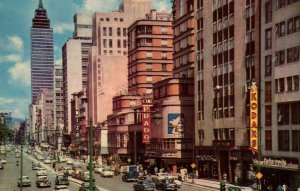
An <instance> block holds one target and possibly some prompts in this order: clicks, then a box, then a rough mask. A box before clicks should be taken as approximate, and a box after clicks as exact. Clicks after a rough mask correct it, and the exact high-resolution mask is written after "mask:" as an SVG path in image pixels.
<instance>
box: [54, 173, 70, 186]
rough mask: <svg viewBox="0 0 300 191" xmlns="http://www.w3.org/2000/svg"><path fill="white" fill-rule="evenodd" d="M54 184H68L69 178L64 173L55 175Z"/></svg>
mask: <svg viewBox="0 0 300 191" xmlns="http://www.w3.org/2000/svg"><path fill="white" fill-rule="evenodd" d="M55 184H56V185H69V184H70V183H69V179H68V177H67V176H66V175H57V176H56V178H55Z"/></svg>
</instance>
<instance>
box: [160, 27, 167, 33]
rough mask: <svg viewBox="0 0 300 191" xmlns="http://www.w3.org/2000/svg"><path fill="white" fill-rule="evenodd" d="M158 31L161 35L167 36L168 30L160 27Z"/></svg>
mask: <svg viewBox="0 0 300 191" xmlns="http://www.w3.org/2000/svg"><path fill="white" fill-rule="evenodd" d="M160 30H161V33H162V34H167V33H168V28H167V27H161V28H160Z"/></svg>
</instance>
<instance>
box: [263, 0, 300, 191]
mask: <svg viewBox="0 0 300 191" xmlns="http://www.w3.org/2000/svg"><path fill="white" fill-rule="evenodd" d="M261 3H262V4H261V20H260V22H261V26H262V28H261V52H262V53H261V72H260V75H261V83H260V90H261V91H260V92H261V94H260V103H261V110H260V111H261V113H260V117H261V127H262V128H261V133H260V134H261V144H260V145H261V153H262V157H261V159H260V160H261V161H259V163H258V166H259V164H261V166H262V167H263V168H261V171H262V173H263V174H264V177H265V178H266V179H269V182H270V183H271V184H272V185H273V187H274V186H276V185H277V184H280V183H281V184H282V183H283V182H285V183H286V184H287V185H288V187H289V188H291V189H292V190H293V189H296V188H298V185H299V182H300V178H299V177H300V172H299V170H297V169H298V168H299V160H300V120H299V115H300V114H299V112H300V91H299V76H300V70H299V68H300V59H299V54H300V38H299V37H300V12H299V7H300V1H267V0H263V1H261ZM267 159H268V160H270V161H274V160H284V161H285V163H286V164H285V165H284V166H283V167H282V168H281V170H280V171H279V170H277V169H276V166H275V167H274V166H273V167H272V165H270V163H269V164H266V163H263V161H264V160H267ZM272 174H275V176H272Z"/></svg>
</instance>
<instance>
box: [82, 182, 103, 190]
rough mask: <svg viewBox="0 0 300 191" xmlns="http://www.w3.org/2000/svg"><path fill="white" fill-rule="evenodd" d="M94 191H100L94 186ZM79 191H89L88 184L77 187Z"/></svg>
mask: <svg viewBox="0 0 300 191" xmlns="http://www.w3.org/2000/svg"><path fill="white" fill-rule="evenodd" d="M93 190H94V191H100V190H99V189H98V188H97V187H96V186H94V189H93ZM79 191H90V183H88V182H84V183H82V184H81V186H80V187H79Z"/></svg>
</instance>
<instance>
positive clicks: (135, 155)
mask: <svg viewBox="0 0 300 191" xmlns="http://www.w3.org/2000/svg"><path fill="white" fill-rule="evenodd" d="M136 158H137V154H136V130H135V131H134V164H135V165H136V162H137V159H136Z"/></svg>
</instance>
